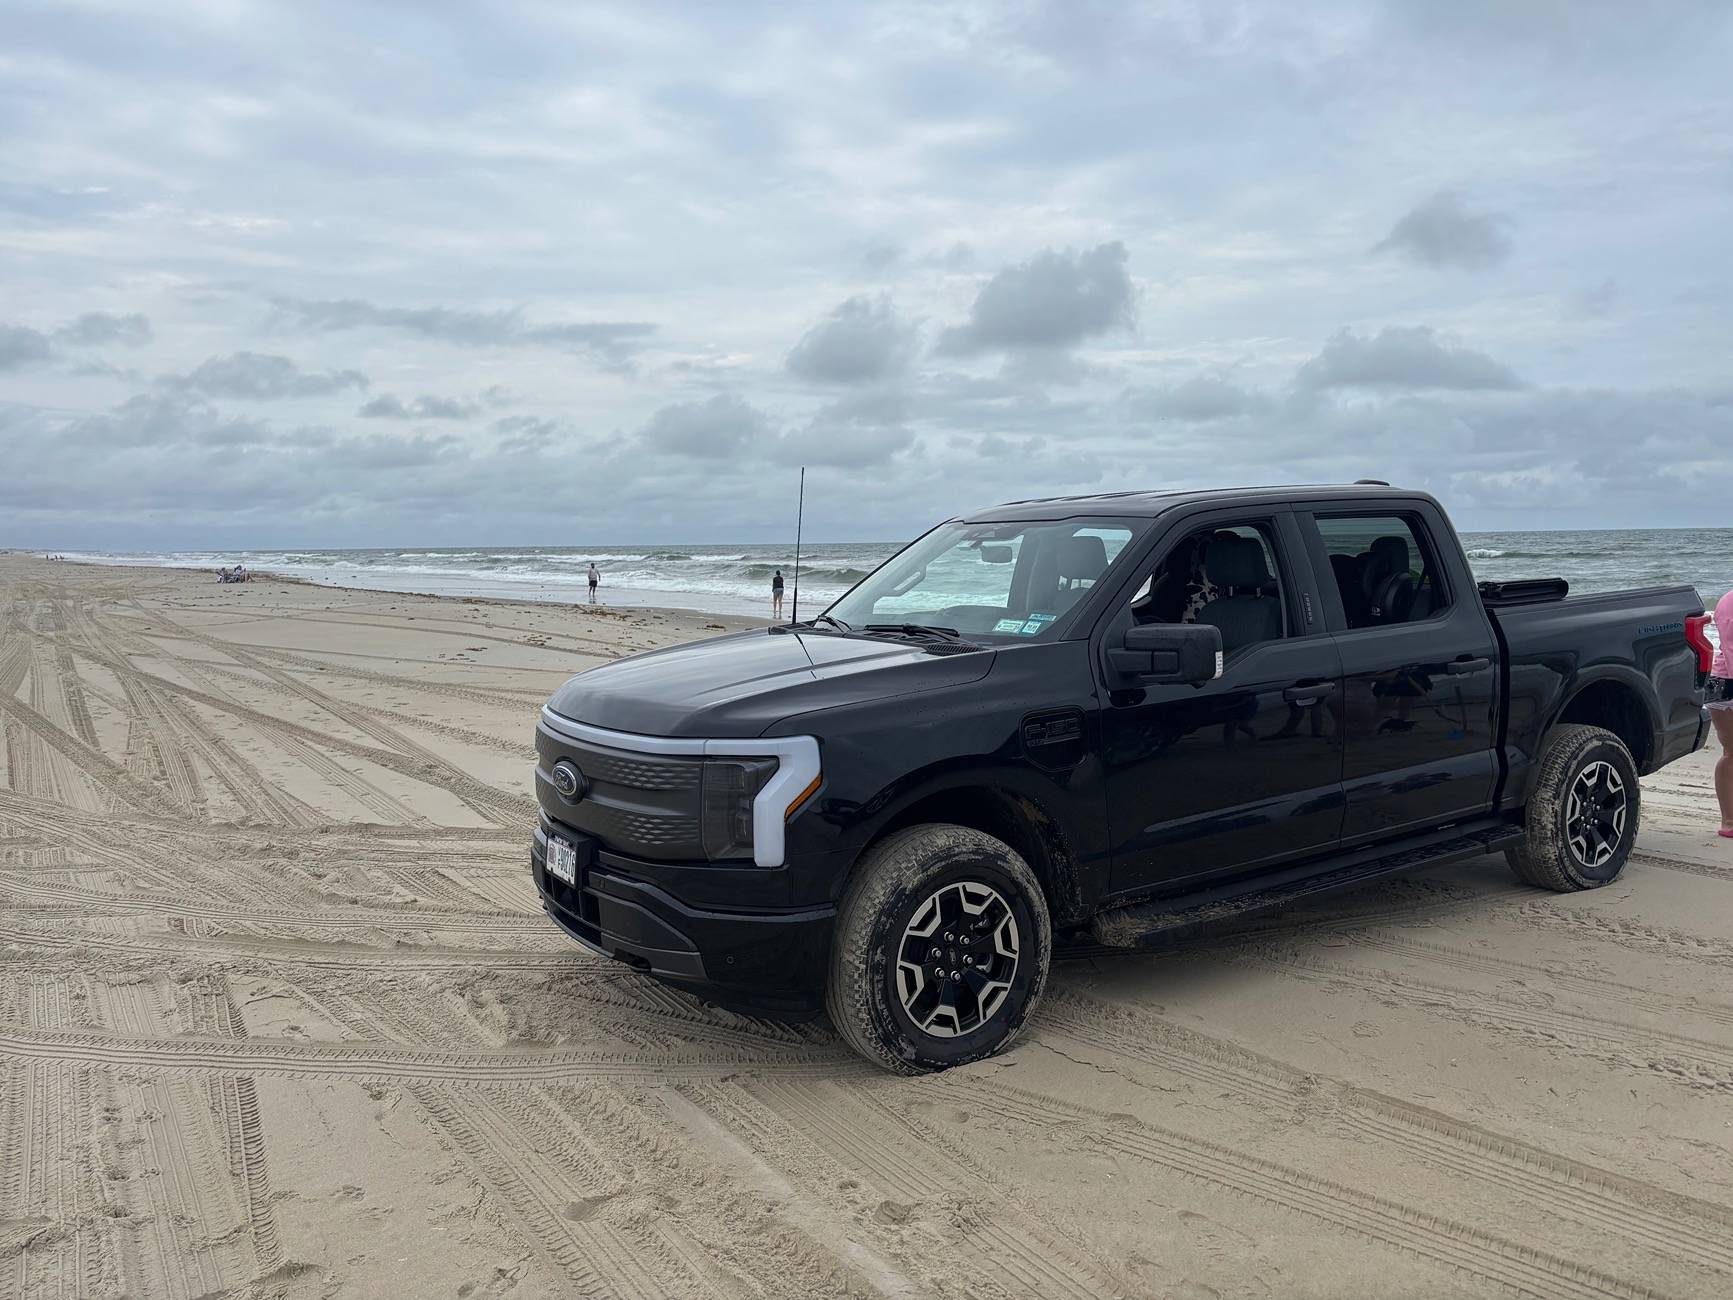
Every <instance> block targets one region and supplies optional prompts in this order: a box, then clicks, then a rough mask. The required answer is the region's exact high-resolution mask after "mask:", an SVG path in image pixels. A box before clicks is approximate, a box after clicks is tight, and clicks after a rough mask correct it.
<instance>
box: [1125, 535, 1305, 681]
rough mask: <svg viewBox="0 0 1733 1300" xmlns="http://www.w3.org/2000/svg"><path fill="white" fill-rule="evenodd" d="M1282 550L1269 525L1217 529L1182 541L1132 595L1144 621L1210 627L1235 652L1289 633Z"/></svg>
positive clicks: (1224, 647)
mask: <svg viewBox="0 0 1733 1300" xmlns="http://www.w3.org/2000/svg"><path fill="white" fill-rule="evenodd" d="M1279 575H1280V569H1279V568H1278V566H1277V564H1276V548H1275V543H1274V539H1273V538H1272V537H1271V534H1270V531H1269V528H1268V526H1267V525H1265V524H1262V523H1248V524H1229V525H1218V526H1216V527H1211V528H1203V529H1199V530H1198V531H1197V532H1195V533H1190V534H1188V535H1187V536H1185V537H1182V538H1181V539H1180V540H1179V541H1178V542H1176V543H1175V544H1174V545H1173V546H1172V547H1170V548H1169V549H1168V551H1167V552H1166V554H1165V555H1163V557H1162V558H1161V559H1160V560H1158V561H1157V562H1156V565H1155V569H1154V571H1153V572H1152V573H1151V574H1150V575H1149V578H1148V580H1147V581H1146V582H1145V583H1144V584H1143V585H1142V586H1141V587H1140V588H1139V589H1138V592H1137V595H1136V596H1135V597H1133V598H1132V602H1131V608H1132V613H1133V614H1134V615H1135V616H1136V618H1137V621H1138V622H1139V623H1211V624H1214V625H1215V626H1216V627H1218V628H1220V629H1221V634H1222V651H1223V652H1224V653H1225V654H1230V655H1231V654H1233V653H1234V651H1236V650H1243V649H1245V648H1246V647H1247V646H1250V645H1256V644H1257V643H1258V642H1260V641H1274V640H1277V639H1279V638H1280V637H1282V636H1284V635H1286V630H1287V602H1286V601H1285V600H1284V599H1283V593H1282V583H1281V578H1280V576H1279Z"/></svg>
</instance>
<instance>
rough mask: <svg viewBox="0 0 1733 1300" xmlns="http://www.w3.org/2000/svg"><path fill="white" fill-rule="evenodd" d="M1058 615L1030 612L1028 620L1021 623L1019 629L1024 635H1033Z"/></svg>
mask: <svg viewBox="0 0 1733 1300" xmlns="http://www.w3.org/2000/svg"><path fill="white" fill-rule="evenodd" d="M1058 617H1059V615H1057V614H1031V615H1029V621H1028V622H1027V623H1025V624H1023V626H1022V628H1021V629H1020V630H1021V632H1022V634H1023V635H1024V636H1034V635H1035V634H1036V633H1037V632H1039V631H1040V630H1041V629H1042V628H1044V627H1046V626H1047V625H1048V624H1049V623H1051V622H1052V621H1053V620H1054V619H1056V618H1058Z"/></svg>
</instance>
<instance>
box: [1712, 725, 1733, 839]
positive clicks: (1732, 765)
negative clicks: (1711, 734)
mask: <svg viewBox="0 0 1733 1300" xmlns="http://www.w3.org/2000/svg"><path fill="white" fill-rule="evenodd" d="M1709 720H1710V721H1711V722H1713V723H1714V724H1715V734H1716V735H1717V736H1719V737H1720V739H1721V757H1720V759H1719V760H1718V761H1717V762H1716V764H1715V799H1716V802H1718V803H1719V804H1720V805H1721V829H1722V830H1724V831H1733V709H1710V710H1709Z"/></svg>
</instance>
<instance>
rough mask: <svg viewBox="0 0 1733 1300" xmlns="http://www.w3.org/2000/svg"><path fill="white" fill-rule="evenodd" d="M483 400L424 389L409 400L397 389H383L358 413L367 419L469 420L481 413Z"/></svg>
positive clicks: (357, 412)
mask: <svg viewBox="0 0 1733 1300" xmlns="http://www.w3.org/2000/svg"><path fill="white" fill-rule="evenodd" d="M481 409H482V408H481V404H480V403H478V402H470V401H466V400H464V399H463V398H461V397H438V396H435V395H434V394H432V393H423V394H421V395H420V396H419V397H415V398H412V399H411V400H409V401H407V402H405V401H404V400H403V399H402V398H401V397H398V396H397V395H396V394H395V393H381V394H379V396H378V397H375V398H374V399H373V400H372V401H370V402H367V403H365V404H364V405H363V406H362V407H361V409H360V410H358V411H356V412H355V414H357V415H359V416H361V417H362V418H363V419H366V420H468V419H472V418H474V417H475V416H477V415H479V414H481Z"/></svg>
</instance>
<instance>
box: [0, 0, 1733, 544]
mask: <svg viewBox="0 0 1733 1300" xmlns="http://www.w3.org/2000/svg"><path fill="white" fill-rule="evenodd" d="M1729 67H1733V6H1728V5H1727V4H1725V3H1721V2H1720V0H1707V2H1705V3H1699V4H1690V3H1667V2H1666V0H1653V2H1652V3H1634V2H1632V0H1617V2H1613V0H1605V2H1603V0H1451V3H1449V4H1438V3H1432V2H1431V0H1390V2H1389V3H1348V2H1346V0H1342V2H1340V3H1323V2H1320V0H1308V3H1305V4H1294V3H1291V2H1290V0H1272V2H1271V3H1267V4H1266V3H1231V2H1229V0H1197V3H1191V4H1177V3H1175V4H1147V5H1130V4H1119V3H1112V4H1101V5H1098V6H1092V5H1088V4H1084V3H1080V2H1079V0H1065V2H1063V3H1052V4H1044V3H1017V4H1003V5H996V4H968V3H957V4H908V5H899V4H882V5H869V4H838V5H816V4H815V5H806V6H789V5H786V4H774V5H771V4H767V5H756V4H751V3H729V4H726V5H716V4H696V3H695V4H689V5H665V4H657V3H646V2H645V0H634V2H632V3H621V4H597V3H576V4H567V3H557V2H554V0H548V2H546V3H505V2H503V0H488V3H485V4H483V3H473V4H469V3H462V2H461V0H443V2H441V3H432V2H429V3H410V2H408V0H405V2H404V3H401V4H377V5H375V4H364V3H357V2H356V0H344V2H343V3H324V2H322V0H300V2H299V3H295V4H263V3H252V2H250V0H177V3H174V4H168V5H145V4H119V3H81V2H79V0H50V2H49V3H41V4H37V3H31V2H30V0H12V3H9V4H7V5H5V6H4V7H0V545H7V544H11V545H35V546H53V547H61V548H74V547H78V546H131V547H135V548H139V549H146V548H152V547H158V546H185V547H204V546H214V545H246V544H259V545H286V544H294V545H319V544H324V545H365V544H369V543H379V544H405V543H422V544H438V543H447V544H476V543H489V542H494V543H506V542H521V543H545V544H557V543H568V542H569V543H582V542H591V541H601V540H607V539H615V540H622V539H632V540H646V541H652V540H656V541H673V540H687V541H706V540H760V539H767V540H768V539H780V538H781V537H782V536H783V535H784V534H785V533H786V532H787V531H788V528H789V524H790V520H791V516H792V508H793V491H794V480H795V473H796V467H797V466H799V465H800V464H802V463H804V464H806V465H808V466H809V467H810V469H809V474H808V530H809V534H810V535H817V536H820V537H824V538H829V539H867V538H892V537H897V536H901V535H904V534H906V533H908V532H910V531H911V530H913V529H916V528H918V527H920V526H922V525H923V524H925V523H926V522H929V521H930V520H931V519H933V518H935V517H939V516H943V515H946V514H950V513H954V512H956V511H959V510H962V509H966V508H968V507H971V506H975V505H981V504H986V503H990V502H992V501H996V500H1003V499H1007V498H1014V497H1025V496H1032V495H1051V494H1055V493H1063V492H1086V491H1114V490H1123V489H1127V488H1136V487H1156V486H1170V485H1178V486H1183V485H1192V484H1231V483H1239V482H1288V481H1320V480H1339V479H1354V478H1359V477H1365V476H1376V477H1383V478H1389V479H1392V480H1394V481H1396V482H1399V483H1403V484H1409V485H1415V486H1423V487H1426V488H1429V489H1431V490H1432V491H1434V492H1436V493H1438V494H1439V495H1440V496H1441V497H1443V498H1444V499H1445V501H1446V503H1447V504H1449V505H1450V506H1451V507H1452V508H1453V509H1454V510H1455V512H1456V513H1457V515H1458V517H1459V519H1460V521H1461V522H1462V523H1463V524H1464V525H1465V526H1467V527H1471V528H1475V527H1525V526H1526V527H1595V526H1615V525H1681V524H1721V525H1733V351H1730V348H1729V343H1730V341H1733V96H1730V95H1729V91H1728V68H1729Z"/></svg>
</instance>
